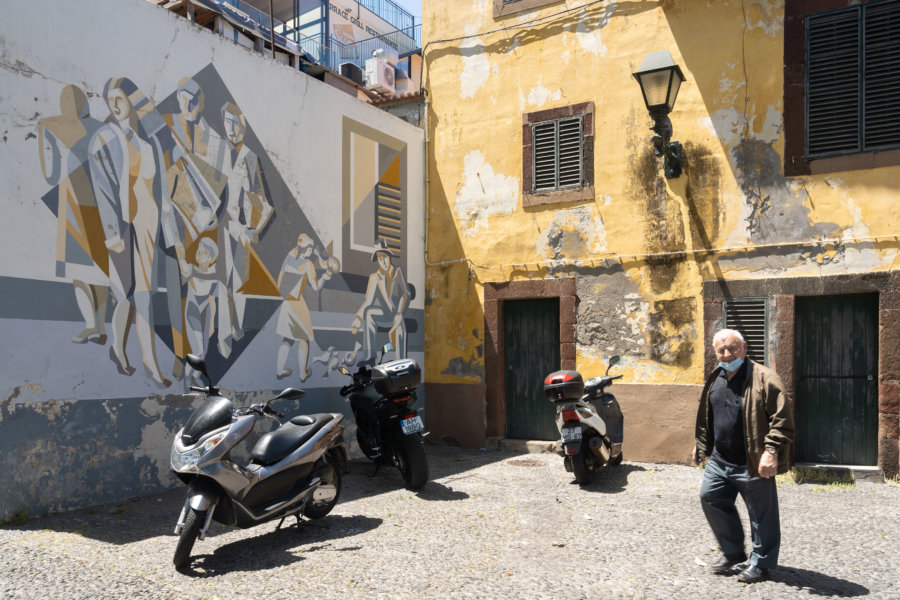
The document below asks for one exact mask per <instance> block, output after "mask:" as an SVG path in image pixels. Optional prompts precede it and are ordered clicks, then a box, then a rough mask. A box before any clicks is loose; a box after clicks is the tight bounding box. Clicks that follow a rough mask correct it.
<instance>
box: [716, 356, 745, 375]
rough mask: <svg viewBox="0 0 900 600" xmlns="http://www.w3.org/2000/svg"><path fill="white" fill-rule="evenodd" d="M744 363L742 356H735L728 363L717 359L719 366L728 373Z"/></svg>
mask: <svg viewBox="0 0 900 600" xmlns="http://www.w3.org/2000/svg"><path fill="white" fill-rule="evenodd" d="M742 364H744V359H743V358H736V359H734V360H733V361H731V362H730V363H727V362H722V361H721V360H720V361H719V366H720V367H722V368H723V369H725V370H726V371H728V372H729V373H734V372H735V371H737V370H738V369H740V368H741V365H742Z"/></svg>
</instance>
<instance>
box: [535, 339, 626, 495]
mask: <svg viewBox="0 0 900 600" xmlns="http://www.w3.org/2000/svg"><path fill="white" fill-rule="evenodd" d="M619 360H620V357H619V356H618V355H616V356H613V357H612V358H610V359H609V364H608V366H607V368H606V375H604V376H603V377H592V378H590V379H588V380H587V381H584V379H583V378H582V377H581V373H579V372H578V371H554V372H553V373H550V374H549V375H547V377H546V379H544V393H545V394H546V395H547V398H548V399H549V400H550V401H551V402H553V403H554V404H556V427H557V429H559V435H560V439H559V440H558V441H557V442H556V453H557V454H559V455H560V456H562V457H564V458H565V461H564V464H565V467H566V471H569V472H570V473H573V474H574V475H575V481H577V482H578V483H579V484H581V485H584V484H587V483H590V482H591V480H592V479H593V478H594V474H595V473H597V472H598V471H601V470H604V469H605V468H607V467H614V466H616V465H618V464H619V463H621V462H622V438H623V433H624V417H623V416H622V409H621V408H620V407H619V402H618V401H617V400H616V397H615V396H613V395H612V394H610V393H608V392H605V391H604V390H605V389H606V388H607V387H609V386H610V385H612V382H613V381H614V380H616V379H621V378H622V376H621V375H615V376H610V374H609V370H610V369H611V368H612V367H613V366H615V365H617V364H619Z"/></svg>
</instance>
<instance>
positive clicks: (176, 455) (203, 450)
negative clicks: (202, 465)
mask: <svg viewBox="0 0 900 600" xmlns="http://www.w3.org/2000/svg"><path fill="white" fill-rule="evenodd" d="M225 433H226V432H224V431H223V432H222V433H218V434H216V435H214V436H212V437H211V438H209V439H208V440H206V441H205V442H203V443H202V444H201V445H200V446H198V447H196V448H191V449H190V450H187V451H185V452H181V451H179V450H178V446H177V444H173V445H172V454H171V455H170V457H169V460H170V462H171V463H172V469H174V470H175V471H178V472H187V473H197V472H199V471H200V469H199V468H198V467H197V464H198V463H199V462H200V460H201V459H202V458H203V457H204V456H205V455H206V454H207V453H208V452H209V451H210V450H212V449H213V448H215V447H216V446H217V445H218V444H219V442H221V441H222V440H223V439H225Z"/></svg>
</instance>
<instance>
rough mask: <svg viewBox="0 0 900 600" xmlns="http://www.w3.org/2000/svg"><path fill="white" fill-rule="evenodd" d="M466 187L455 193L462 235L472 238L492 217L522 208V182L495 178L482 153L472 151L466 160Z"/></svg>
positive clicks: (509, 177)
mask: <svg viewBox="0 0 900 600" xmlns="http://www.w3.org/2000/svg"><path fill="white" fill-rule="evenodd" d="M462 181H463V185H462V186H461V187H460V188H459V191H458V192H457V193H456V203H455V208H456V218H457V221H458V222H459V227H460V231H461V232H462V233H463V235H465V236H467V237H468V236H472V235H475V234H476V233H478V231H479V230H480V229H482V228H484V227H486V226H487V224H488V219H489V218H490V217H491V216H493V215H508V214H513V213H514V212H516V208H517V207H518V205H519V178H518V177H514V176H507V175H501V174H495V173H494V168H493V167H492V166H491V165H490V164H488V163H487V162H486V161H485V158H484V154H482V153H481V151H480V150H472V151H471V152H469V153H467V154H466V156H465V158H464V160H463V173H462Z"/></svg>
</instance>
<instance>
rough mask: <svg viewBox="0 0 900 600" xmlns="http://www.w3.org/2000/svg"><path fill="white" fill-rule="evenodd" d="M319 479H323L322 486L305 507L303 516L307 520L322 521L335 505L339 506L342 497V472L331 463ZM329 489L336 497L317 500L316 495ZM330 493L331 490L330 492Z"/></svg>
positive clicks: (331, 496)
mask: <svg viewBox="0 0 900 600" xmlns="http://www.w3.org/2000/svg"><path fill="white" fill-rule="evenodd" d="M319 477H321V478H322V485H321V486H319V489H318V490H316V491H315V492H313V497H312V498H311V499H310V500H309V501H308V502H307V503H306V506H304V507H303V516H304V517H306V518H307V519H321V518H323V517H325V515H327V514H328V513H330V512H331V509H332V508H334V505H335V504H337V501H338V497H339V496H340V495H341V470H340V469H338V468H337V467H336V466H335V465H333V464H331V463H326V464H325V466H324V467H323V469H322V470H321V472H320V473H319ZM326 486H328V488H333V489H334V495H329V496H326V497H324V498H321V499H319V500H316V493H317V492H319V491H321V490H323V489H325V488H326ZM329 491H330V490H329Z"/></svg>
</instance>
